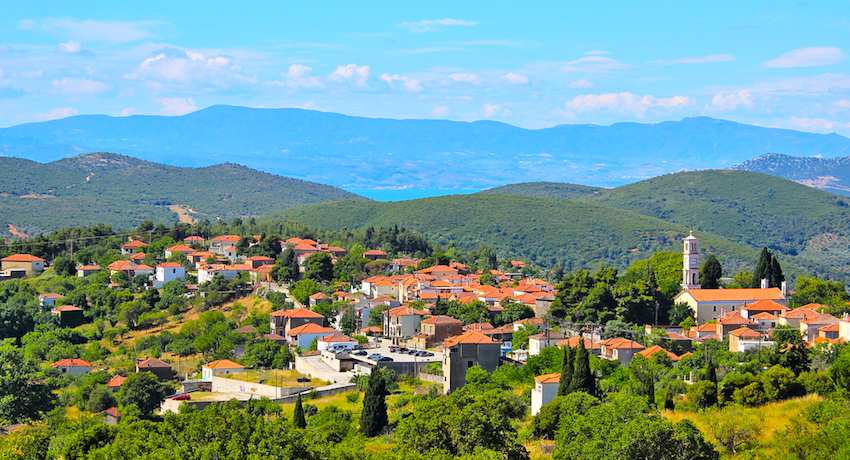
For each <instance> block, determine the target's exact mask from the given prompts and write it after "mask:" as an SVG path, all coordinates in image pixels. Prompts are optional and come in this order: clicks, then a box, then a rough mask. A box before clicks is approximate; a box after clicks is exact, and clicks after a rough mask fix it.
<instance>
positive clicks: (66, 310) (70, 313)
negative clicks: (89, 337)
mask: <svg viewBox="0 0 850 460" xmlns="http://www.w3.org/2000/svg"><path fill="white" fill-rule="evenodd" d="M50 313H53V314H54V315H56V316H58V317H59V327H77V326H79V325H80V324H83V309H82V308H80V307H75V306H73V305H60V306H58V307H54V308H53V309H52V310H50Z"/></svg>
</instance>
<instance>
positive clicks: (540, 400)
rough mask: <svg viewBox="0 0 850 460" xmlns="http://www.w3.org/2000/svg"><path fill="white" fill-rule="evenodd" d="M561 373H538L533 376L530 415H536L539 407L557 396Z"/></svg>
mask: <svg viewBox="0 0 850 460" xmlns="http://www.w3.org/2000/svg"><path fill="white" fill-rule="evenodd" d="M560 381H561V373H560V372H556V373H554V374H545V375H538V376H537V377H534V388H532V389H531V416H532V417H533V416H535V415H537V413H538V412H540V408H541V407H543V406H545V405H546V404H549V403H550V402H552V400H553V399H555V397H556V396H558V384H559V383H560Z"/></svg>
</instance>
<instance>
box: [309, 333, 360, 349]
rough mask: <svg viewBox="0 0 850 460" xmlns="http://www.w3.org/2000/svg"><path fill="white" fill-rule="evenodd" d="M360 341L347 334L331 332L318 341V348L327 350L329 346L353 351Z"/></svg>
mask: <svg viewBox="0 0 850 460" xmlns="http://www.w3.org/2000/svg"><path fill="white" fill-rule="evenodd" d="M358 343H359V342H357V341H356V340H354V339H352V338H351V337H349V336H347V335H345V334H331V335H327V336H325V337H322V338H320V339H318V340H317V341H316V349H317V350H327V349H329V348H336V349H345V350H346V351H351V350H353V349H354V347H355V346H357V344H358Z"/></svg>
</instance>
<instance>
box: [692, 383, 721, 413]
mask: <svg viewBox="0 0 850 460" xmlns="http://www.w3.org/2000/svg"><path fill="white" fill-rule="evenodd" d="M688 400H689V401H691V402H692V403H693V404H694V406H695V407H696V408H697V409H707V408H709V407H711V406H714V405H716V404H717V385H715V384H714V383H711V382H709V381H708V380H700V381H699V382H697V383H695V384H693V385H691V386H690V388H688Z"/></svg>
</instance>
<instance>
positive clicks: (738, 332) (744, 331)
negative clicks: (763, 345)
mask: <svg viewBox="0 0 850 460" xmlns="http://www.w3.org/2000/svg"><path fill="white" fill-rule="evenodd" d="M729 335H734V336H735V337H738V338H741V339H753V340H756V339H758V338H759V337H761V334H759V333H758V332H756V331H754V330H752V329H750V328H748V327H742V328H740V329H735V330H734V331H732V332H730V333H729Z"/></svg>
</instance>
